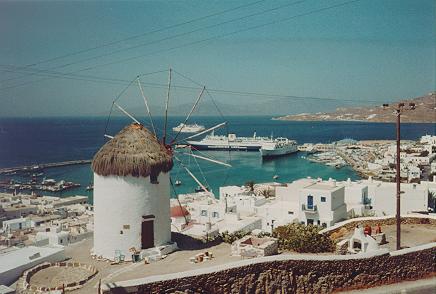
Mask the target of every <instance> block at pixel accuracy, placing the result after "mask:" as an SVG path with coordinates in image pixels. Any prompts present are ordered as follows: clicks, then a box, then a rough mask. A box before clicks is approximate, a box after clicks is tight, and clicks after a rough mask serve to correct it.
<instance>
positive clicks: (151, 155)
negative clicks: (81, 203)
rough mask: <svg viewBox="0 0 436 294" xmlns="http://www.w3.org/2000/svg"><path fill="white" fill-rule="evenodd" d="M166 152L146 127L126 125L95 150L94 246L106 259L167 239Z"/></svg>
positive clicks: (169, 157) (168, 157)
mask: <svg viewBox="0 0 436 294" xmlns="http://www.w3.org/2000/svg"><path fill="white" fill-rule="evenodd" d="M172 166H173V162H172V155H171V154H170V152H169V151H168V150H167V149H166V148H165V147H164V146H163V145H162V144H161V143H160V142H158V140H157V139H156V137H155V135H153V134H152V133H151V132H150V131H149V130H147V129H146V128H144V127H143V126H142V125H139V124H132V125H129V126H127V127H125V128H124V129H123V130H121V131H120V132H119V133H118V134H117V135H116V136H115V137H114V138H113V139H111V140H110V141H108V142H107V143H106V144H105V145H104V146H103V147H102V148H101V149H100V150H99V151H98V153H97V154H96V155H95V157H94V160H93V162H92V169H93V171H94V248H93V253H94V254H95V255H97V256H102V257H104V258H108V259H111V260H112V259H115V255H116V254H117V255H118V254H119V255H124V256H125V258H126V260H129V259H131V253H130V252H129V249H130V248H132V247H134V248H135V249H137V250H141V249H147V248H152V247H155V246H160V245H164V244H166V243H169V242H170V241H171V220H170V182H169V171H170V170H171V168H172Z"/></svg>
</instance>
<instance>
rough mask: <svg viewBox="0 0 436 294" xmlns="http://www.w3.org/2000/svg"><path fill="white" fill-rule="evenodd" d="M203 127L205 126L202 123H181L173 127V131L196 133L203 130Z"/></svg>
mask: <svg viewBox="0 0 436 294" xmlns="http://www.w3.org/2000/svg"><path fill="white" fill-rule="evenodd" d="M205 129H206V128H205V127H204V126H202V125H198V124H192V125H187V124H184V123H181V124H179V125H178V126H177V127H174V128H173V131H174V132H180V133H198V132H201V131H204V130H205Z"/></svg>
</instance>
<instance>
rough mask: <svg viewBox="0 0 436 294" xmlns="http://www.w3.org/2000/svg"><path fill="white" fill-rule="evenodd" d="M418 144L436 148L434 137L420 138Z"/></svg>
mask: <svg viewBox="0 0 436 294" xmlns="http://www.w3.org/2000/svg"><path fill="white" fill-rule="evenodd" d="M420 142H421V143H423V144H429V145H435V146H436V136H434V135H425V136H422V137H421V140H420Z"/></svg>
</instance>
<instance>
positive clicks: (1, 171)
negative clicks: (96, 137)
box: [0, 159, 92, 174]
mask: <svg viewBox="0 0 436 294" xmlns="http://www.w3.org/2000/svg"><path fill="white" fill-rule="evenodd" d="M91 161H92V160H91V159H81V160H70V161H62V162H52V163H42V164H34V165H26V166H18V167H7V168H0V174H8V173H17V172H33V171H38V170H42V169H46V168H53V167H63V166H68V165H79V164H89V163H91Z"/></svg>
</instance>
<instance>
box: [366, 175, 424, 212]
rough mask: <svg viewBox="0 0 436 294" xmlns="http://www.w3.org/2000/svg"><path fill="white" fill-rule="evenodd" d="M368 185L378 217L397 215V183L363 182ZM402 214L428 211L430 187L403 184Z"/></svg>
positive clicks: (369, 194) (369, 180)
mask: <svg viewBox="0 0 436 294" xmlns="http://www.w3.org/2000/svg"><path fill="white" fill-rule="evenodd" d="M362 182H363V183H365V184H367V185H368V198H369V199H371V206H372V210H373V211H374V213H375V215H376V216H384V215H395V214H396V198H397V196H396V183H387V182H381V181H375V180H372V179H368V180H363V181H362ZM401 191H402V192H404V193H401V198H400V199H401V202H400V206H401V214H407V213H412V212H423V211H425V212H426V211H427V209H428V187H426V186H425V185H420V184H408V183H401Z"/></svg>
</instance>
